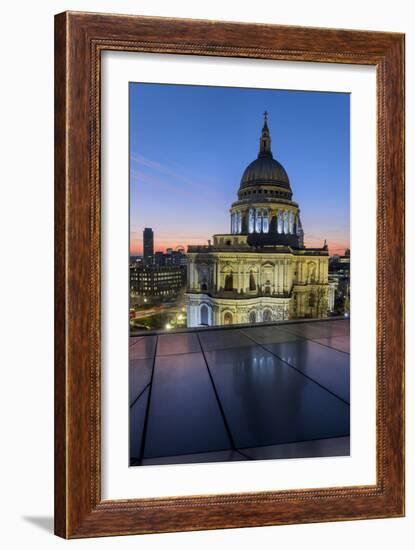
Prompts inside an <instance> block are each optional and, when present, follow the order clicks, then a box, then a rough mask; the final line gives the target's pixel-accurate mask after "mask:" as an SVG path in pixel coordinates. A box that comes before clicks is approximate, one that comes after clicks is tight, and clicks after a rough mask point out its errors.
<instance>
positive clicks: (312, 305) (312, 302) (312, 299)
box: [308, 292, 316, 307]
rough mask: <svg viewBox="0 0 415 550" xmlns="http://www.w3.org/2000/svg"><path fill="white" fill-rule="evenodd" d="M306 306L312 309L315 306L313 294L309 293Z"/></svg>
mask: <svg viewBox="0 0 415 550" xmlns="http://www.w3.org/2000/svg"><path fill="white" fill-rule="evenodd" d="M308 305H309V307H314V306H315V305H316V295H315V294H314V292H310V296H309V297H308Z"/></svg>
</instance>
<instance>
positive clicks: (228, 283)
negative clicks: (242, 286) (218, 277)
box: [225, 273, 233, 290]
mask: <svg viewBox="0 0 415 550" xmlns="http://www.w3.org/2000/svg"><path fill="white" fill-rule="evenodd" d="M225 290H233V275H232V273H228V274H227V275H226V277H225Z"/></svg>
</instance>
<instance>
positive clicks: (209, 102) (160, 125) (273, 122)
mask: <svg viewBox="0 0 415 550" xmlns="http://www.w3.org/2000/svg"><path fill="white" fill-rule="evenodd" d="M265 110H267V111H268V113H269V115H268V125H269V128H270V132H271V138H272V151H273V154H274V158H276V159H277V160H278V161H279V162H281V164H282V165H283V166H284V167H285V169H286V171H287V173H288V176H289V178H290V183H291V187H292V190H293V198H294V200H295V201H296V202H298V203H299V205H300V208H301V214H302V222H303V226H304V231H305V242H306V245H307V244H308V245H310V246H313V245H322V244H323V241H324V239H327V242H328V245H329V247H330V252H331V253H336V252H342V251H343V249H344V248H345V247H347V246H349V189H350V186H349V178H350V169H349V163H350V143H349V142H350V97H349V94H340V93H327V92H300V91H284V90H262V89H248V88H223V87H208V86H182V85H165V84H140V83H131V84H130V174H131V204H130V214H131V250H132V252H133V253H140V252H141V249H142V231H143V228H144V227H152V228H153V230H154V233H155V247H156V250H165V248H166V247H169V246H172V247H175V246H177V245H184V246H186V245H187V244H195V243H206V241H207V239H210V238H211V237H212V235H213V234H214V233H225V232H228V231H229V208H230V206H231V203H232V202H233V201H234V200H236V193H237V190H238V187H239V183H240V179H241V176H242V173H243V171H244V169H245V168H246V166H247V165H248V164H249V163H250V162H251V161H252V160H254V159H255V158H256V156H257V154H258V147H259V136H260V131H261V128H262V124H263V112H264V111H265Z"/></svg>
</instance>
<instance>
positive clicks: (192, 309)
mask: <svg viewBox="0 0 415 550" xmlns="http://www.w3.org/2000/svg"><path fill="white" fill-rule="evenodd" d="M292 195H293V193H292V190H291V186H290V181H289V178H288V175H287V173H286V171H285V169H284V167H283V166H282V165H281V164H280V163H279V162H278V161H277V160H275V159H274V158H273V154H272V151H271V135H270V131H269V128H268V120H267V113H264V125H263V128H262V132H261V136H260V147H259V153H258V157H257V159H255V160H254V161H253V162H251V164H249V166H248V167H247V168H246V169H245V171H244V172H243V175H242V178H241V182H240V186H239V190H238V193H237V200H236V201H235V202H234V203H233V204H232V205H231V208H230V233H227V234H217V235H214V236H213V244H212V243H211V242H209V244H208V245H199V246H198V245H196V246H189V247H188V252H187V293H186V305H187V319H188V326H189V327H195V326H204V325H208V326H211V325H230V324H236V323H258V322H271V321H278V320H284V319H293V318H321V317H326V316H327V310H328V289H329V285H328V259H329V257H328V247H327V243H326V242H325V243H324V245H323V246H322V247H321V248H306V247H305V246H304V232H303V228H302V224H301V219H300V208H299V205H298V204H297V203H296V202H294V201H293V200H292Z"/></svg>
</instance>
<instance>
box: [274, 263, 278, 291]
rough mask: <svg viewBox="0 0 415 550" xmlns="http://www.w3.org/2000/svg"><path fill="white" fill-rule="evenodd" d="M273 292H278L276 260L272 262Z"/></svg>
mask: <svg viewBox="0 0 415 550" xmlns="http://www.w3.org/2000/svg"><path fill="white" fill-rule="evenodd" d="M274 293H275V294H278V261H276V262H275V264H274Z"/></svg>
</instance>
